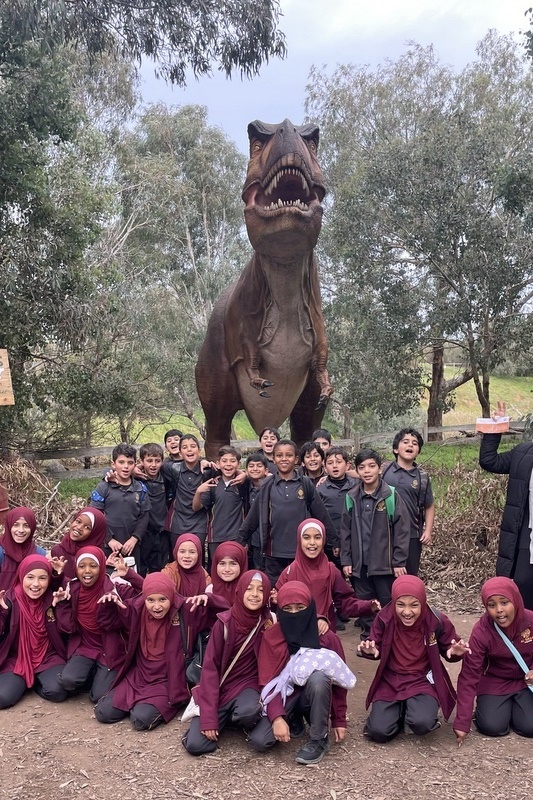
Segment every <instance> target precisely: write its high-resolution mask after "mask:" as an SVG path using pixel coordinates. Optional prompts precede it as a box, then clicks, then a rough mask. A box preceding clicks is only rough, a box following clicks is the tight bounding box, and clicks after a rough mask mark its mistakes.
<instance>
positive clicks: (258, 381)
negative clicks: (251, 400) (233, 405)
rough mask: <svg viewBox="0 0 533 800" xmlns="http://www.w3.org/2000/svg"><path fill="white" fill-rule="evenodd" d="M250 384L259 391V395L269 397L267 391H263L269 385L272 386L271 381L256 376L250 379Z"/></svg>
mask: <svg viewBox="0 0 533 800" xmlns="http://www.w3.org/2000/svg"><path fill="white" fill-rule="evenodd" d="M250 386H253V388H254V389H257V391H258V392H259V397H270V395H269V393H268V392H267V391H265V390H266V389H268V388H269V387H270V386H274V384H273V383H272V381H267V380H265V379H264V378H261V377H260V376H258V377H257V378H251V379H250Z"/></svg>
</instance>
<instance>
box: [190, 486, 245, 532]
mask: <svg viewBox="0 0 533 800" xmlns="http://www.w3.org/2000/svg"><path fill="white" fill-rule="evenodd" d="M243 491H248V489H247V487H246V485H245V484H243V485H242V486H241V487H240V488H239V486H235V485H233V486H232V485H230V483H229V482H228V483H225V481H223V480H222V478H219V481H218V483H217V485H216V486H213V488H212V489H211V491H210V492H204V493H203V494H202V498H201V499H202V505H203V506H204V508H206V509H207V510H208V511H209V510H211V511H212V518H211V529H212V536H211V541H212V542H234V541H236V540H237V538H238V534H239V528H240V527H241V525H242V521H243V519H244V494H243Z"/></svg>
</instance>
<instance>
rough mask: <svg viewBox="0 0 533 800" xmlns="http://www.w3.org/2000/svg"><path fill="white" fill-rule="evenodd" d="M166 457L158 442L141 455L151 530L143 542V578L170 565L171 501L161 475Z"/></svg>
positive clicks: (143, 446) (142, 448)
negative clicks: (168, 522) (168, 521)
mask: <svg viewBox="0 0 533 800" xmlns="http://www.w3.org/2000/svg"><path fill="white" fill-rule="evenodd" d="M163 455H164V454H163V448H162V447H161V445H160V444H156V443H155V442H151V443H149V444H143V445H142V446H141V449H140V451H139V460H140V464H139V466H140V468H141V470H142V472H143V474H144V475H145V476H146V478H145V479H144V480H143V483H144V485H145V486H146V488H147V489H148V496H149V497H150V512H149V518H148V528H147V530H146V533H145V534H144V536H143V538H142V541H141V567H140V570H139V572H140V573H141V575H142V576H143V577H144V575H146V574H147V573H149V572H160V570H162V569H163V567H165V566H166V565H167V564H168V561H169V554H170V537H169V535H168V532H167V531H165V518H166V516H167V498H166V492H165V482H164V480H163V476H162V475H161V465H162V463H163Z"/></svg>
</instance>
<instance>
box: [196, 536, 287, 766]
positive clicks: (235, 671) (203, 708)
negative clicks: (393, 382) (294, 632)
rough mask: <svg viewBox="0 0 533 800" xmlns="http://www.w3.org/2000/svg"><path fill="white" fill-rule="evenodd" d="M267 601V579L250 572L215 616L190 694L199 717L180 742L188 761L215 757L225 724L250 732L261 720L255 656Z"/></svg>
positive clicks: (265, 621)
mask: <svg viewBox="0 0 533 800" xmlns="http://www.w3.org/2000/svg"><path fill="white" fill-rule="evenodd" d="M223 546H224V545H223V544H221V545H219V549H220V548H221V547H223ZM217 552H218V551H217ZM215 556H216V554H215ZM269 597H270V581H269V580H268V578H267V576H266V575H264V574H263V573H262V572H258V571H257V570H249V571H248V572H245V573H244V574H243V575H242V576H241V578H240V579H239V581H238V585H237V589H236V592H235V601H234V603H233V605H232V607H231V609H230V610H229V611H224V612H223V613H222V614H218V619H217V621H216V622H215V625H214V627H213V630H212V632H211V638H210V639H209V644H208V645H207V651H206V654H205V659H204V665H203V668H202V677H201V680H200V684H199V686H198V687H195V689H193V694H194V699H195V700H196V702H197V703H198V705H199V706H200V716H199V717H194V719H193V720H192V722H191V727H190V728H189V730H188V731H187V733H186V734H185V736H184V737H183V740H182V741H183V746H184V747H185V748H186V750H187V751H188V752H189V753H191V755H193V756H200V755H203V754H204V753H212V752H214V751H215V750H216V746H217V741H218V737H219V733H220V731H221V730H222V729H223V728H224V727H225V726H226V725H227V724H228V723H229V722H231V723H233V724H236V725H239V726H240V727H242V728H251V727H252V726H253V725H255V723H256V722H257V721H258V719H259V717H260V716H261V705H260V702H259V701H260V696H259V678H258V673H257V654H258V651H259V645H260V643H261V638H262V636H263V632H264V631H265V630H266V629H267V628H268V627H269V626H271V625H272V616H271V614H270V611H269V610H268V608H267V605H268V600H269Z"/></svg>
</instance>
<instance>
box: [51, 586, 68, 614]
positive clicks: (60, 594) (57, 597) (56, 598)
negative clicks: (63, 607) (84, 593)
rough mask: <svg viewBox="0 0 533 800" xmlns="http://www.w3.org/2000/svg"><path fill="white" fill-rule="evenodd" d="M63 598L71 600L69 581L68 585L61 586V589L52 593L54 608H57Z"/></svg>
mask: <svg viewBox="0 0 533 800" xmlns="http://www.w3.org/2000/svg"><path fill="white" fill-rule="evenodd" d="M63 600H70V584H69V583H67V585H66V586H60V587H59V589H58V590H57V591H56V592H54V593H53V594H52V608H55V607H56V606H57V604H58V603H62V602H63Z"/></svg>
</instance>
